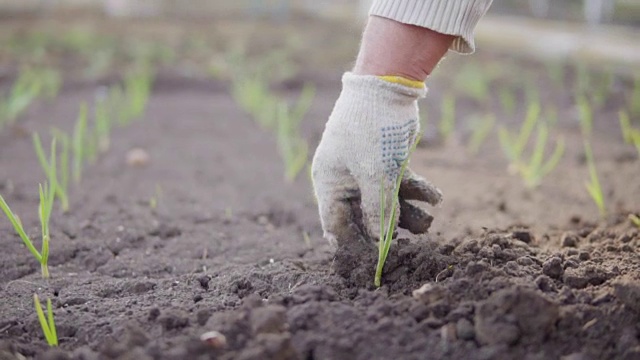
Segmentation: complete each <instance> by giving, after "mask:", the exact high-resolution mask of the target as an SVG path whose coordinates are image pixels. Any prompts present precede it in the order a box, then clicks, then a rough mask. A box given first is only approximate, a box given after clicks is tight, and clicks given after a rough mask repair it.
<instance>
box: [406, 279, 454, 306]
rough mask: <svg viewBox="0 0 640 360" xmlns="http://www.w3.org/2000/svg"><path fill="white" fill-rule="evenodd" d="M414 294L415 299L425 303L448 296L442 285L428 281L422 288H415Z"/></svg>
mask: <svg viewBox="0 0 640 360" xmlns="http://www.w3.org/2000/svg"><path fill="white" fill-rule="evenodd" d="M412 295H413V297H414V298H415V299H417V300H420V301H422V302H423V303H425V304H430V303H434V302H436V301H439V300H441V299H443V298H444V297H445V296H446V291H445V289H444V288H443V287H442V286H440V285H435V284H432V283H426V284H424V285H422V286H421V287H420V288H418V289H416V290H413V293H412Z"/></svg>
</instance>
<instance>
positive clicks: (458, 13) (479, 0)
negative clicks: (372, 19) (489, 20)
mask: <svg viewBox="0 0 640 360" xmlns="http://www.w3.org/2000/svg"><path fill="white" fill-rule="evenodd" d="M492 1H493V0H374V2H373V5H372V7H371V10H370V12H369V15H374V16H380V17H384V18H388V19H392V20H395V21H398V22H401V23H404V24H411V25H417V26H420V27H425V28H428V29H431V30H433V31H436V32H439V33H442V34H448V35H455V36H456V39H455V40H454V42H453V44H452V45H451V50H453V51H456V52H459V53H463V54H470V53H472V52H473V51H474V50H475V44H474V41H473V32H474V29H475V27H476V24H477V23H478V21H479V20H480V18H481V17H482V16H483V15H484V14H485V13H486V12H487V10H488V9H489V6H491V2H492Z"/></svg>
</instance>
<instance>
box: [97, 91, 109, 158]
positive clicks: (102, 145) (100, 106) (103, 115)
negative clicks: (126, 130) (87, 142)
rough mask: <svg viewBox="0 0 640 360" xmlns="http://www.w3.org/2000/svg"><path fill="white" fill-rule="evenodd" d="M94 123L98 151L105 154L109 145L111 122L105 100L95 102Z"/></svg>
mask: <svg viewBox="0 0 640 360" xmlns="http://www.w3.org/2000/svg"><path fill="white" fill-rule="evenodd" d="M94 121H95V134H96V138H97V147H98V151H99V152H106V151H107V150H109V146H110V144H111V121H110V119H109V114H108V112H107V103H106V101H105V100H102V99H99V100H97V101H96V105H95V111H94Z"/></svg>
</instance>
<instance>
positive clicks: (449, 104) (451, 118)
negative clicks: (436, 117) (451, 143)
mask: <svg viewBox="0 0 640 360" xmlns="http://www.w3.org/2000/svg"><path fill="white" fill-rule="evenodd" d="M440 111H441V118H440V124H438V130H439V132H440V136H441V137H442V138H443V139H444V140H445V141H446V140H448V139H450V138H451V135H453V132H454V130H455V128H456V98H455V96H454V95H452V94H447V95H445V96H444V98H443V99H442V107H441V110H440Z"/></svg>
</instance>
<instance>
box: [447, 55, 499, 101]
mask: <svg viewBox="0 0 640 360" xmlns="http://www.w3.org/2000/svg"><path fill="white" fill-rule="evenodd" d="M490 83H491V82H490V79H489V77H488V76H487V71H486V70H485V69H481V68H480V67H479V66H477V65H474V64H467V65H465V66H464V67H463V68H462V71H460V72H459V73H458V76H456V78H455V81H454V86H455V88H456V89H457V90H458V91H459V92H462V93H463V94H464V95H466V96H469V97H471V98H472V99H474V100H475V101H476V102H478V103H479V104H485V103H486V100H487V95H488V94H489V86H490Z"/></svg>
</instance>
